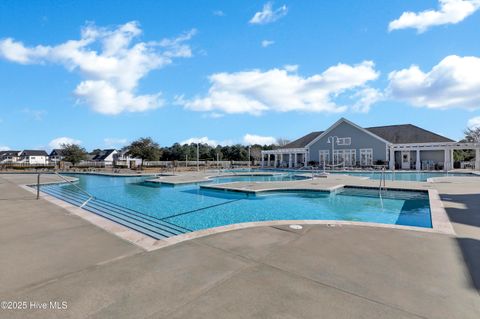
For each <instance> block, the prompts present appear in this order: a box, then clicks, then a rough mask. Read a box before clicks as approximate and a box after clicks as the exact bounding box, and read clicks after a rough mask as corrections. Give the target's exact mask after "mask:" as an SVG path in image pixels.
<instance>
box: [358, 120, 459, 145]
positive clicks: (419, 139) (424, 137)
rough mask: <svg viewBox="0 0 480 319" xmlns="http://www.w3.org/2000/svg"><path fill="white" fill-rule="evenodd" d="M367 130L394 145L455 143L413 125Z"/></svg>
mask: <svg viewBox="0 0 480 319" xmlns="http://www.w3.org/2000/svg"><path fill="white" fill-rule="evenodd" d="M366 130H368V131H370V132H372V133H373V134H375V135H377V136H379V137H381V138H383V139H384V140H387V141H389V142H390V143H393V144H413V143H441V142H454V141H453V140H451V139H449V138H447V137H445V136H442V135H439V134H436V133H433V132H430V131H427V130H425V129H423V128H421V127H418V126H415V125H412V124H401V125H387V126H375V127H369V128H367V129H366Z"/></svg>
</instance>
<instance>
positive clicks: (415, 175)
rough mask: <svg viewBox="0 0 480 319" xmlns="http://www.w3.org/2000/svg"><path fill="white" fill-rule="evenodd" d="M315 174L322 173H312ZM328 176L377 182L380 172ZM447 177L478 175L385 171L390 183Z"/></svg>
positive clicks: (349, 172) (424, 180) (350, 172)
mask: <svg viewBox="0 0 480 319" xmlns="http://www.w3.org/2000/svg"><path fill="white" fill-rule="evenodd" d="M265 171H278V172H280V171H281V172H286V171H287V172H288V170H265ZM301 172H302V173H311V172H312V171H308V170H303V171H301ZM314 172H315V173H318V172H323V171H314ZM327 173H330V174H345V175H351V176H360V177H368V178H370V179H376V180H379V179H380V176H381V172H380V171H371V172H356V171H333V172H330V171H327ZM447 176H450V177H452V176H462V177H476V176H477V177H478V175H474V174H470V173H443V172H392V171H386V172H385V178H386V179H387V180H390V181H410V182H426V181H427V179H429V178H433V177H447Z"/></svg>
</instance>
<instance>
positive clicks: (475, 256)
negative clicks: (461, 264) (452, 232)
mask: <svg viewBox="0 0 480 319" xmlns="http://www.w3.org/2000/svg"><path fill="white" fill-rule="evenodd" d="M457 243H458V246H459V247H460V250H461V251H462V255H463V260H464V261H465V265H466V266H467V268H468V272H469V273H470V279H471V283H472V286H473V288H475V289H476V290H477V291H478V292H479V293H480V240H478V239H473V238H457Z"/></svg>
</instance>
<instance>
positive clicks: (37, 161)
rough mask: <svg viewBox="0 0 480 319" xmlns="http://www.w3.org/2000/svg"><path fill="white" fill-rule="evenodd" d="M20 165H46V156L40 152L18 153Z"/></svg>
mask: <svg viewBox="0 0 480 319" xmlns="http://www.w3.org/2000/svg"><path fill="white" fill-rule="evenodd" d="M19 162H20V163H23V164H30V165H46V164H48V154H47V152H45V151H40V150H24V151H22V152H21V153H20V160H19Z"/></svg>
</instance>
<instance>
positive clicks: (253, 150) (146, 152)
mask: <svg viewBox="0 0 480 319" xmlns="http://www.w3.org/2000/svg"><path fill="white" fill-rule="evenodd" d="M460 142H466V143H480V127H477V128H467V129H466V130H465V138H464V139H462V140H461V141H460ZM287 143H288V141H287V140H284V139H279V140H278V141H277V144H271V145H258V144H257V145H250V146H246V145H241V144H236V145H225V146H221V145H217V146H212V145H208V144H202V143H200V144H198V151H199V155H200V156H199V158H200V160H211V161H213V160H217V158H218V159H219V160H221V161H248V160H257V161H258V160H260V159H261V151H263V150H272V149H275V148H278V147H281V146H283V145H285V144H287ZM249 148H250V158H249V157H248V153H249V152H248V151H249ZM122 151H124V152H126V154H127V155H129V156H131V157H134V158H141V159H142V160H144V161H185V160H188V161H195V160H196V159H197V144H195V143H192V144H184V145H181V144H180V143H175V144H173V145H172V146H168V147H161V146H160V145H159V144H158V143H157V142H155V141H154V140H153V139H152V138H150V137H142V138H139V139H137V140H135V141H133V142H132V143H131V144H130V145H127V146H125V147H124V148H123V149H122ZM62 152H63V156H64V160H65V161H67V162H71V163H72V164H74V165H75V164H77V163H79V162H81V161H82V160H85V159H87V155H88V154H90V155H95V154H97V153H98V152H101V150H100V149H95V150H93V151H92V152H91V153H87V151H86V150H85V148H83V147H81V146H80V145H76V144H64V145H62ZM474 157H475V152H474V151H472V150H464V151H463V150H459V151H456V152H455V161H470V160H472V159H473V158H474Z"/></svg>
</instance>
